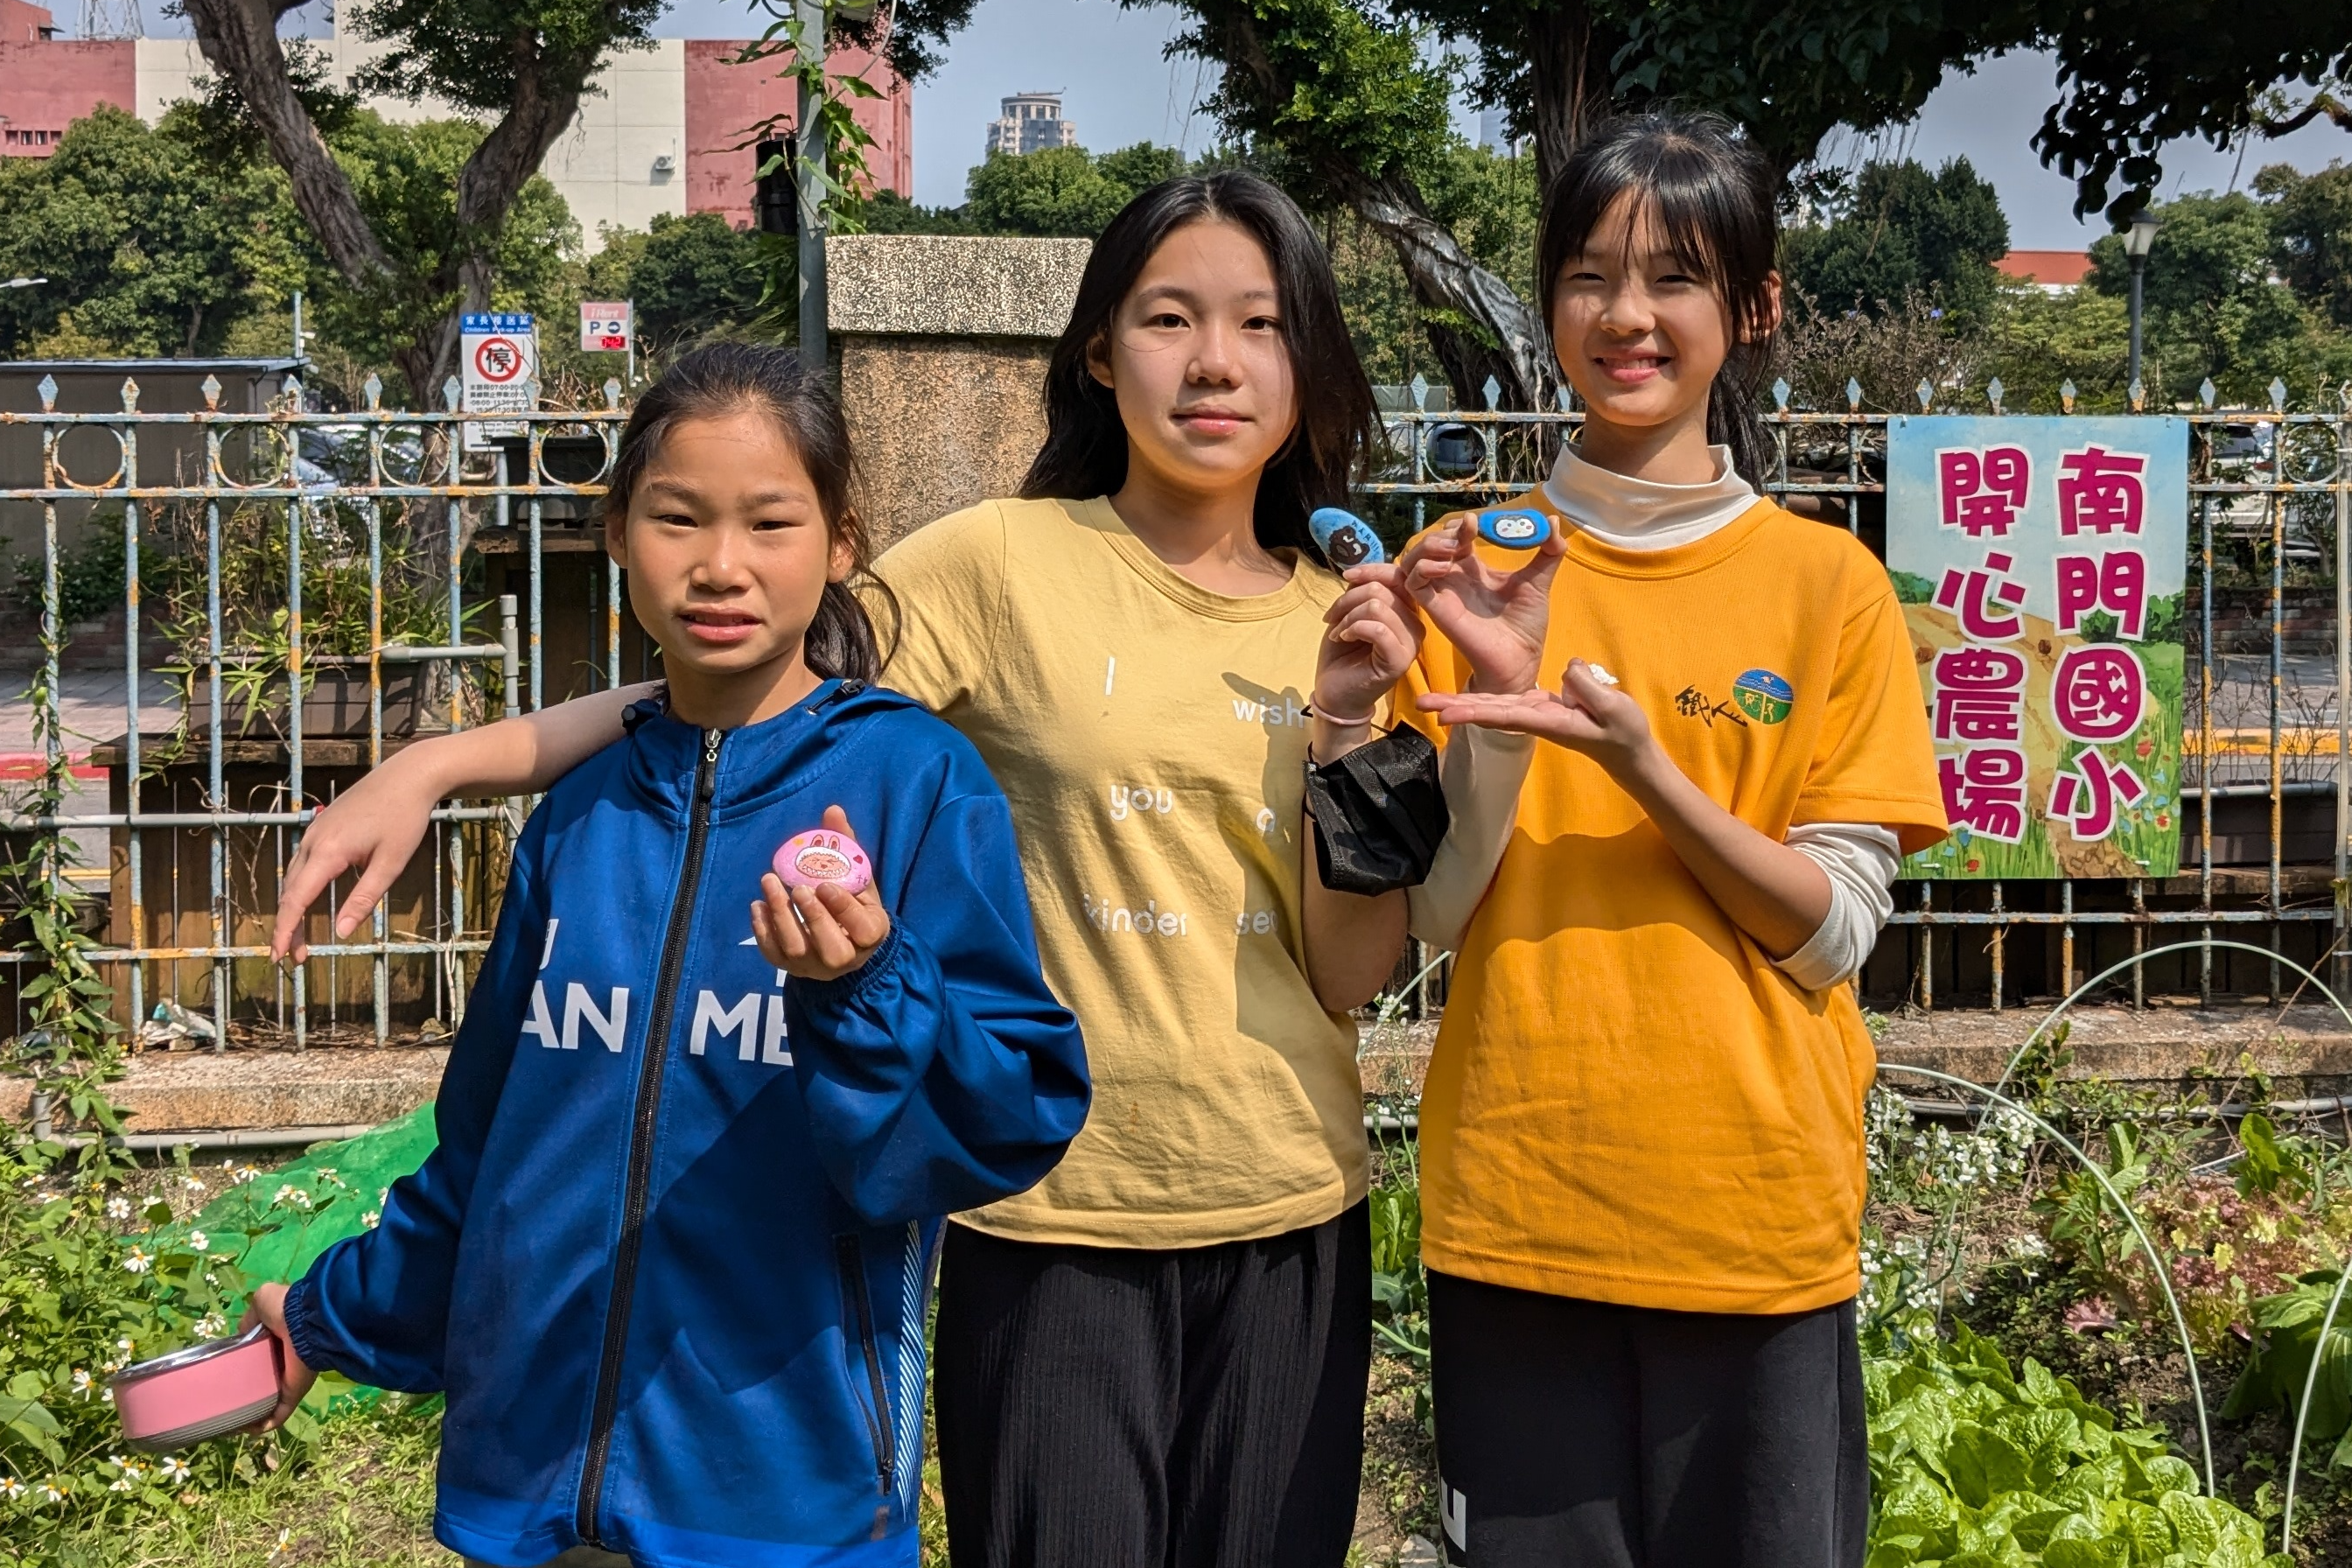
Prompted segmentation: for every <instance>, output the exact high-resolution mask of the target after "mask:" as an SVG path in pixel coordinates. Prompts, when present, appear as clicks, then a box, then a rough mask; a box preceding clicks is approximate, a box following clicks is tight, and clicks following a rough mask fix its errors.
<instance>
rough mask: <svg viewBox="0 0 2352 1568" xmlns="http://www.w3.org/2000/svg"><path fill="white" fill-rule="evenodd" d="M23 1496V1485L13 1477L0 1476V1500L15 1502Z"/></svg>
mask: <svg viewBox="0 0 2352 1568" xmlns="http://www.w3.org/2000/svg"><path fill="white" fill-rule="evenodd" d="M24 1495H25V1483H24V1482H22V1481H20V1480H18V1479H16V1477H14V1476H0V1499H5V1500H8V1501H9V1502H15V1501H16V1500H17V1499H18V1498H20V1497H23V1496H24Z"/></svg>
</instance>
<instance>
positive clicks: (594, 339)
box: [580, 300, 633, 354]
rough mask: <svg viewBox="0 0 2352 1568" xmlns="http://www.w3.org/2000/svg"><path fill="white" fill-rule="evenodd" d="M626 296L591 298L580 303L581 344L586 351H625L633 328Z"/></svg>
mask: <svg viewBox="0 0 2352 1568" xmlns="http://www.w3.org/2000/svg"><path fill="white" fill-rule="evenodd" d="M629 304H630V302H629V301H628V300H584V301H583V302H582V304H581V306H580V348H581V351H582V352H583V353H615V354H617V353H627V352H628V349H629V346H630V344H629V339H630V337H631V335H632V331H633V324H632V322H631V320H630V316H631V311H630V309H629Z"/></svg>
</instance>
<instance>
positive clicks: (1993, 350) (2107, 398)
mask: <svg viewBox="0 0 2352 1568" xmlns="http://www.w3.org/2000/svg"><path fill="white" fill-rule="evenodd" d="M2130 338H2131V322H2130V312H2129V311H2128V310H2127V309H2126V306H2125V304H2124V301H2123V300H2122V299H2121V298H2119V297H2117V296H2116V295H2112V294H2105V293H2101V292H2100V291H2099V290H2098V289H2073V290H2071V291H2069V292H2067V293H2064V294H2046V293H2044V292H2042V289H2039V288H2038V287H2035V286H2034V285H2032V284H2027V283H2016V282H2009V281H2004V282H2003V284H2002V286H2001V292H2000V298H1999V299H1998V300H1996V302H1995V305H1994V309H1993V311H1992V315H1991V320H1990V322H1989V324H1988V326H1987V328H1986V331H1985V332H1984V334H1983V351H1982V357H1983V360H1984V363H1986V364H1987V365H1988V366H1989V367H1990V369H1989V371H1988V374H1992V373H1994V372H1997V373H1998V374H2000V379H2001V385H2002V390H2003V393H2004V397H2003V401H2002V406H2004V407H2006V408H2008V409H2010V410H2011V411H2012V412H2014V413H2018V414H2058V413H2063V412H2064V399H2063V396H2062V395H2061V393H2060V389H2061V388H2062V387H2063V386H2064V385H2065V384H2067V383H2068V382H2072V383H2074V394H2075V400H2074V409H2075V412H2077V413H2081V414H2120V413H2123V412H2125V411H2126V409H2128V408H2129V407H2130V398H2129V396H2128V389H2127V387H2126V384H2125V372H2126V366H2127V364H2128V361H2129V347H2130ZM2143 374H2146V373H2145V371H2143Z"/></svg>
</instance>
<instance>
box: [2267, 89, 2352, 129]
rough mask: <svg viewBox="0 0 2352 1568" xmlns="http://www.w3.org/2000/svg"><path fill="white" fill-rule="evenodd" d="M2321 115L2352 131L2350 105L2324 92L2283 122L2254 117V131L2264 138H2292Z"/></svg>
mask: <svg viewBox="0 0 2352 1568" xmlns="http://www.w3.org/2000/svg"><path fill="white" fill-rule="evenodd" d="M2323 114H2324V115H2326V116H2327V118H2328V119H2330V120H2332V121H2335V122H2336V125H2337V126H2338V127H2340V128H2341V129H2343V130H2346V131H2352V105H2347V104H2346V103H2345V102H2343V100H2340V99H2338V98H2336V96H2335V95H2334V94H2333V93H2326V92H2323V93H2319V94H2316V95H2315V96H2314V97H2313V99H2312V100H2311V101H2310V102H2309V103H2306V104H2305V105H2304V106H2303V107H2302V108H2301V109H2300V110H2296V111H2295V112H2294V113H2293V114H2290V115H2288V116H2287V117H2286V118H2284V119H2283V120H2272V119H2269V118H2267V117H2265V116H2263V115H2259V114H2258V115H2256V116H2255V117H2254V129H2255V130H2257V131H2259V132H2262V133H2263V135H2264V136H2265V137H2278V136H2292V135H2294V133H2295V132H2298V131H2300V130H2302V129H2303V128H2304V127H2305V126H2306V125H2308V124H2310V123H2311V122H2312V121H2315V120H2316V119H2318V118H2319V117H2320V116H2321V115H2323Z"/></svg>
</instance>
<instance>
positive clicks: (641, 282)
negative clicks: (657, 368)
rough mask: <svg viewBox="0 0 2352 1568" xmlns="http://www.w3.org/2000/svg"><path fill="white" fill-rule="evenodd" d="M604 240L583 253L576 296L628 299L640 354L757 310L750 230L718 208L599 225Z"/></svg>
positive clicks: (655, 354)
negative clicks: (643, 225)
mask: <svg viewBox="0 0 2352 1568" xmlns="http://www.w3.org/2000/svg"><path fill="white" fill-rule="evenodd" d="M604 241H605V243H604V249H602V250H600V251H598V252H597V253H596V254H595V255H594V256H593V257H591V258H589V259H588V265H587V268H586V279H587V281H586V292H585V296H584V297H585V298H588V299H593V300H632V301H634V302H635V305H636V326H637V342H638V352H639V353H641V354H643V355H646V356H647V357H649V358H656V359H658V358H659V357H661V356H662V355H664V354H666V353H671V352H673V351H675V350H677V349H678V348H680V347H682V346H684V345H686V344H688V343H691V342H694V341H695V340H696V339H698V338H701V337H704V336H709V335H715V334H719V333H726V332H732V331H740V329H741V328H742V327H743V326H744V325H745V324H746V323H748V322H750V321H751V320H752V319H753V317H755V316H756V315H757V314H758V312H759V309H760V291H761V270H760V253H759V242H758V238H757V237H756V236H754V235H753V234H751V233H750V232H749V231H747V230H743V229H739V228H736V227H734V226H732V225H730V223H728V221H727V219H726V218H725V217H723V216H720V215H719V214H718V213H690V214H688V215H687V216H683V217H680V216H677V215H675V214H672V213H660V214H657V215H656V216H655V217H654V220H653V223H652V226H650V228H648V229H647V230H646V231H644V232H636V231H632V230H625V229H624V230H617V231H615V230H607V231H606V233H605V236H604ZM605 363H609V362H605Z"/></svg>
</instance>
